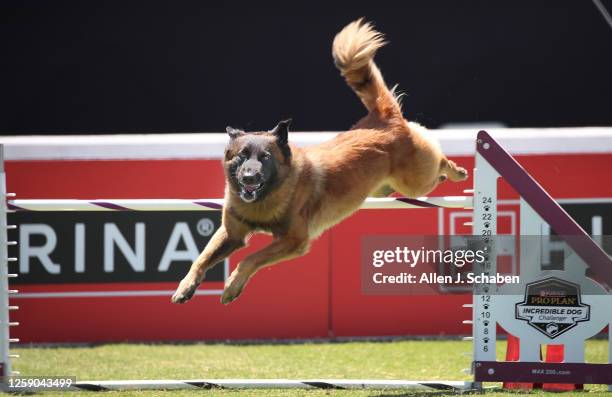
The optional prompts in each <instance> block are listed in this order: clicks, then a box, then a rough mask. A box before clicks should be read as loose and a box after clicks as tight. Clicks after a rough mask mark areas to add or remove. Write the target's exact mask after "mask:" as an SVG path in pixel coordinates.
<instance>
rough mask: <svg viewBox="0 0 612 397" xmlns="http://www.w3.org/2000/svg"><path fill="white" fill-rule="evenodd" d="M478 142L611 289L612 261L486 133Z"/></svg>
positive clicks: (479, 149) (519, 191) (519, 190)
mask: <svg viewBox="0 0 612 397" xmlns="http://www.w3.org/2000/svg"><path fill="white" fill-rule="evenodd" d="M476 142H477V143H476V150H477V151H478V153H479V154H480V155H481V156H482V157H484V158H485V159H486V160H487V161H488V162H489V164H491V166H493V168H495V170H496V171H497V172H498V173H499V174H500V175H501V176H502V177H503V178H504V179H505V180H506V182H508V183H509V184H510V185H511V186H512V187H513V188H514V190H516V191H517V192H518V193H519V194H520V195H521V197H522V198H523V199H525V201H527V202H528V203H529V205H530V206H531V207H532V208H533V209H534V210H535V211H536V212H537V213H538V214H539V215H540V217H542V219H543V220H544V221H545V222H546V223H548V224H549V225H550V227H551V228H552V229H553V230H554V231H555V232H556V233H557V234H558V235H559V236H560V237H561V238H563V239H565V240H566V242H567V243H568V244H569V246H570V247H572V248H573V249H574V251H576V253H577V254H578V255H579V256H580V257H581V258H582V260H584V262H585V263H586V264H587V265H588V266H589V267H590V268H591V269H592V270H593V272H595V274H597V275H598V276H599V277H600V278H601V280H603V281H605V282H606V284H608V285H609V286H611V287H612V259H610V257H608V255H607V254H606V253H605V252H604V251H603V250H602V249H601V248H600V247H599V246H598V245H597V244H595V242H594V241H593V240H592V239H591V237H590V236H589V235H588V234H587V233H586V232H585V231H584V230H583V229H582V228H581V227H580V226H579V225H578V224H577V223H576V221H574V220H573V219H572V217H570V216H569V215H568V214H567V212H565V210H564V209H563V208H561V206H560V205H559V204H558V203H557V202H556V201H555V200H554V199H553V198H552V197H550V195H549V194H548V193H547V192H546V190H544V189H543V188H542V186H540V184H538V183H537V182H536V181H535V180H534V179H533V178H532V177H531V175H529V174H528V173H527V171H525V169H524V168H523V167H521V165H520V164H519V163H518V162H517V161H516V160H515V159H514V158H513V157H512V156H511V155H510V154H509V153H508V152H506V150H505V149H504V148H502V147H501V146H500V145H499V144H498V143H497V142H496V141H495V140H494V139H493V138H492V137H491V136H490V135H489V134H488V133H487V132H486V131H480V132H479V133H478V139H477V141H476Z"/></svg>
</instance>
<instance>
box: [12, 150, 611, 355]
mask: <svg viewBox="0 0 612 397" xmlns="http://www.w3.org/2000/svg"><path fill="white" fill-rule="evenodd" d="M517 158H518V160H519V162H520V163H521V164H522V165H524V166H525V168H526V169H527V170H528V171H529V172H530V173H531V174H532V175H533V176H534V177H535V178H536V179H537V180H538V181H540V183H541V184H542V185H543V186H544V187H545V188H546V189H547V190H548V191H549V192H550V193H551V194H552V196H553V197H555V198H595V197H612V184H609V183H607V182H606V181H609V179H610V177H609V170H611V169H612V154H582V155H580V154H572V155H561V154H556V155H530V156H518V157H517ZM454 160H455V161H457V162H458V163H459V164H462V165H464V166H466V168H468V169H470V170H471V169H472V167H473V159H472V158H471V157H455V158H454ZM6 169H7V175H8V182H7V183H8V191H10V192H16V193H17V194H18V197H19V198H203V197H221V196H222V190H223V176H222V171H221V167H220V164H219V161H218V160H139V161H131V160H125V161H119V160H104V161H9V162H8V163H7V166H6ZM471 183H472V182H471V181H467V182H465V183H460V184H451V183H446V184H444V185H443V186H441V187H440V188H438V189H437V190H436V191H435V192H434V193H433V194H432V195H435V196H438V195H461V194H462V191H463V189H465V188H471ZM501 195H502V197H503V196H506V197H507V198H510V193H509V192H508V191H507V189H502V191H501ZM449 213H450V211H441V210H437V209H425V210H418V211H417V210H392V211H391V210H385V211H381V210H363V211H360V212H359V213H357V214H356V215H354V216H352V217H351V218H349V219H347V220H346V221H344V222H343V223H342V224H340V225H338V226H336V227H335V228H333V229H332V230H331V231H328V232H326V233H325V234H323V235H322V236H321V237H320V238H319V239H318V240H317V241H316V242H315V243H314V244H313V246H312V250H311V252H310V253H309V254H308V255H307V256H305V257H302V258H298V259H294V260H292V261H289V262H287V263H284V264H281V265H279V266H274V267H271V268H268V269H265V270H263V271H261V272H260V273H259V274H257V276H256V277H255V278H254V279H253V280H252V281H251V282H250V283H249V285H248V287H247V288H246V289H245V292H244V293H243V295H242V296H241V297H240V298H239V299H238V300H237V301H235V302H234V303H232V304H230V305H229V306H223V305H221V304H220V303H219V296H218V295H213V296H197V297H196V298H195V299H194V300H193V301H191V302H189V303H188V304H186V305H183V306H175V305H171V304H170V302H169V297H168V296H158V297H114V298H109V297H103V298H93V297H89V298H48V299H42V298H17V299H15V301H19V302H18V303H17V304H18V305H19V306H20V307H21V309H20V310H19V311H17V312H15V313H14V315H13V313H12V316H13V318H14V320H15V321H19V322H20V323H21V326H19V327H16V328H14V330H13V333H14V335H15V336H16V337H19V338H21V341H22V342H26V343H27V342H102V341H123V340H132V341H133V340H204V339H208V340H212V339H254V338H257V339H261V338H318V337H328V336H332V337H342V336H371V335H440V334H453V335H454V334H468V333H469V332H470V330H469V329H468V328H467V327H465V326H463V325H461V321H462V320H463V319H467V318H469V316H470V313H469V310H467V309H462V308H461V304H462V303H465V302H468V301H470V299H471V298H470V297H469V296H433V295H431V296H366V295H363V294H362V293H361V287H360V278H359V272H360V264H359V249H358V247H359V244H360V238H361V236H363V235H366V234H432V235H435V234H438V233H440V232H441V231H442V230H441V228H442V227H443V228H444V230H443V231H444V233H448V231H449V228H450V223H449V222H450V221H449ZM464 220H465V219H464ZM441 225H443V226H441ZM267 239H268V238H267V237H257V238H255V239H254V240H253V242H252V244H251V246H250V247H249V248H248V249H246V250H244V251H243V252H240V253H238V254H236V255H235V256H234V257H232V258H231V260H230V266H231V267H232V268H233V267H234V266H235V264H236V263H238V261H239V260H240V258H242V257H243V256H244V255H245V254H247V253H249V252H252V251H253V250H255V249H257V248H258V247H261V246H262V245H263V244H264V243H265V242H266V241H267ZM176 281H177V282H178V281H179V280H176ZM175 287H176V283H174V282H173V283H157V284H150V283H149V284H147V285H143V284H141V283H134V284H121V285H118V284H100V285H95V286H92V285H80V284H71V285H23V286H20V289H21V292H36V291H68V290H69V291H74V290H79V289H87V290H92V289H95V290H99V291H108V290H117V289H120V290H141V289H156V290H172V289H174V288H175ZM221 287H222V285H221V283H218V285H217V288H221Z"/></svg>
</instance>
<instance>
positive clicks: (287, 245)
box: [221, 234, 309, 305]
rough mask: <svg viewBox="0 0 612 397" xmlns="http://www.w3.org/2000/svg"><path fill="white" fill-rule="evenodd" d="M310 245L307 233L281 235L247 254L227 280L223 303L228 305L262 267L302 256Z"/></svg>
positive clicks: (222, 297)
mask: <svg viewBox="0 0 612 397" xmlns="http://www.w3.org/2000/svg"><path fill="white" fill-rule="evenodd" d="M308 246H309V240H308V236H306V235H300V234H298V235H291V236H281V237H277V238H276V239H275V240H274V241H273V242H272V243H271V244H270V245H268V246H267V247H265V248H264V249H262V250H261V251H258V252H255V253H253V254H251V255H249V256H247V257H246V258H244V260H243V261H242V262H240V263H239V264H238V267H236V269H235V270H234V271H233V272H232V274H231V275H230V276H229V277H228V279H227V281H226V282H225V288H224V290H223V295H222V296H221V303H223V304H224V305H227V304H228V303H230V302H231V301H233V300H234V299H236V298H237V297H238V296H239V295H240V294H241V293H242V289H243V288H244V286H245V285H246V283H247V281H249V279H250V278H251V277H252V276H253V275H254V274H255V272H257V271H258V270H259V269H261V268H262V267H265V266H270V265H273V264H275V263H278V262H279V261H281V260H287V259H291V258H295V257H298V256H302V255H304V254H306V252H307V251H308Z"/></svg>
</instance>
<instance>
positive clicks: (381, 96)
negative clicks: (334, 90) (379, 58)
mask: <svg viewBox="0 0 612 397" xmlns="http://www.w3.org/2000/svg"><path fill="white" fill-rule="evenodd" d="M385 44H386V42H385V39H384V36H383V34H382V33H379V32H377V31H376V30H374V28H373V27H372V25H371V24H370V23H368V22H364V21H363V18H361V19H358V20H356V21H354V22H351V23H350V24H348V25H347V26H346V27H345V28H344V29H342V31H340V33H338V34H337V35H336V37H335V38H334V44H333V49H332V54H333V56H334V63H335V64H336V67H337V68H338V69H340V74H342V76H343V77H344V79H345V80H346V82H347V83H348V85H349V86H350V87H351V88H352V89H353V91H355V93H356V94H357V95H358V96H359V99H361V102H363V104H364V105H365V107H366V108H367V109H368V111H370V112H378V113H379V114H380V116H381V117H383V118H389V117H392V116H395V115H399V114H401V110H400V106H399V104H398V102H397V100H396V98H395V97H394V95H393V93H392V92H391V91H390V90H389V89H388V88H387V85H386V84H385V81H384V79H383V77H382V74H381V73H380V70H379V69H378V67H377V66H376V64H375V63H374V55H375V54H376V51H377V50H378V49H379V48H380V47H382V46H384V45H385Z"/></svg>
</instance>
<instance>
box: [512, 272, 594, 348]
mask: <svg viewBox="0 0 612 397" xmlns="http://www.w3.org/2000/svg"><path fill="white" fill-rule="evenodd" d="M590 310H591V307H590V306H589V305H587V304H584V303H581V302H580V286H579V285H578V284H574V283H570V282H568V281H565V280H561V279H559V278H556V277H550V278H547V279H544V280H539V281H535V282H533V283H529V284H527V287H526V289H525V300H524V301H523V302H521V303H517V304H516V319H517V320H523V321H526V322H527V323H528V324H529V325H531V326H532V327H533V328H535V329H537V330H538V331H540V332H541V333H543V334H544V335H546V336H548V337H549V338H551V339H555V338H556V337H557V336H559V335H561V334H563V333H565V332H567V331H569V330H570V329H572V328H574V327H575V326H576V325H578V323H580V322H583V321H589V319H590Z"/></svg>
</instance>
